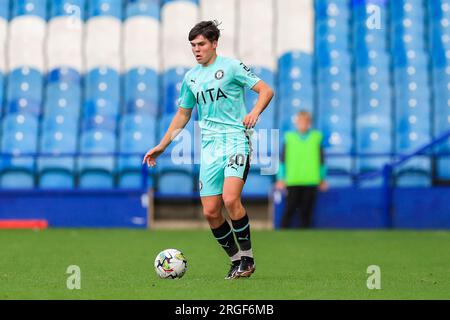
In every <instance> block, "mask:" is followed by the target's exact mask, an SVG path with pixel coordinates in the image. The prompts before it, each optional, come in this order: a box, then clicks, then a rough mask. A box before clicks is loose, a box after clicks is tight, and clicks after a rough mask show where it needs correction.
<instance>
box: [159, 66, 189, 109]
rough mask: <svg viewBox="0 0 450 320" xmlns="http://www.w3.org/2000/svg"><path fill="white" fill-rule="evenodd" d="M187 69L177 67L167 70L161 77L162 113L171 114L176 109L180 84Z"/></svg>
mask: <svg viewBox="0 0 450 320" xmlns="http://www.w3.org/2000/svg"><path fill="white" fill-rule="evenodd" d="M187 71H188V69H186V68H183V67H179V68H175V69H170V70H167V71H166V72H164V73H163V79H162V97H163V101H162V103H163V104H162V105H163V107H162V114H171V113H174V112H175V111H176V110H177V109H178V98H179V96H180V90H181V84H182V83H183V78H184V75H185V73H186V72H187Z"/></svg>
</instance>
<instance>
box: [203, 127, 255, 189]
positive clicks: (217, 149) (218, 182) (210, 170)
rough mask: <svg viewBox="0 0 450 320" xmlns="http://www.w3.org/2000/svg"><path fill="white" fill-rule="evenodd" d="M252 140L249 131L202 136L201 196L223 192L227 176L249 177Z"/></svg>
mask: <svg viewBox="0 0 450 320" xmlns="http://www.w3.org/2000/svg"><path fill="white" fill-rule="evenodd" d="M250 155H251V142H250V138H249V137H248V135H247V133H244V134H242V135H234V136H231V137H230V136H227V138H225V137H224V136H215V137H202V149H201V163H200V177H199V190H200V196H201V197H206V196H213V195H219V194H222V190H223V183H224V181H225V178H227V177H238V178H241V179H242V180H244V182H245V180H246V179H247V175H248V172H249V170H250V161H251V159H250Z"/></svg>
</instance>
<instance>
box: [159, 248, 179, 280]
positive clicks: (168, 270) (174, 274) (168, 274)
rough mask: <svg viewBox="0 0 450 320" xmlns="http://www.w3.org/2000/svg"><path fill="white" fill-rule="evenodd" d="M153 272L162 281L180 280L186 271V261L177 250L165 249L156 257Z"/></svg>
mask: <svg viewBox="0 0 450 320" xmlns="http://www.w3.org/2000/svg"><path fill="white" fill-rule="evenodd" d="M155 270H156V274H157V275H158V276H159V277H160V278H162V279H175V278H181V277H182V276H184V273H185V272H186V270H187V260H186V258H185V257H184V255H183V254H182V253H181V252H180V251H179V250H177V249H166V250H163V251H161V252H160V253H158V255H157V256H156V259H155Z"/></svg>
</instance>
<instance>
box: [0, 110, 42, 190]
mask: <svg viewBox="0 0 450 320" xmlns="http://www.w3.org/2000/svg"><path fill="white" fill-rule="evenodd" d="M14 122H15V124H14ZM2 127H3V133H2V137H1V147H0V153H3V154H8V155H9V156H4V157H3V158H2V159H1V162H0V186H1V187H2V188H33V187H34V165H35V160H34V158H33V157H31V156H21V155H22V154H30V153H35V152H36V151H37V119H36V118H34V117H33V116H31V115H25V114H22V115H21V114H16V115H10V116H7V117H6V118H5V119H4V120H3V123H2Z"/></svg>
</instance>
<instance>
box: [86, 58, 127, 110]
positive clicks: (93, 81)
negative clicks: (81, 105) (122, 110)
mask: <svg viewBox="0 0 450 320" xmlns="http://www.w3.org/2000/svg"><path fill="white" fill-rule="evenodd" d="M85 81H86V84H85V88H86V92H85V99H86V100H98V99H105V100H108V101H111V102H113V103H119V102H120V92H121V90H120V75H119V73H118V72H117V71H116V70H114V69H112V68H103V67H102V68H96V69H93V70H90V71H89V72H88V74H87V75H86V78H85Z"/></svg>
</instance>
